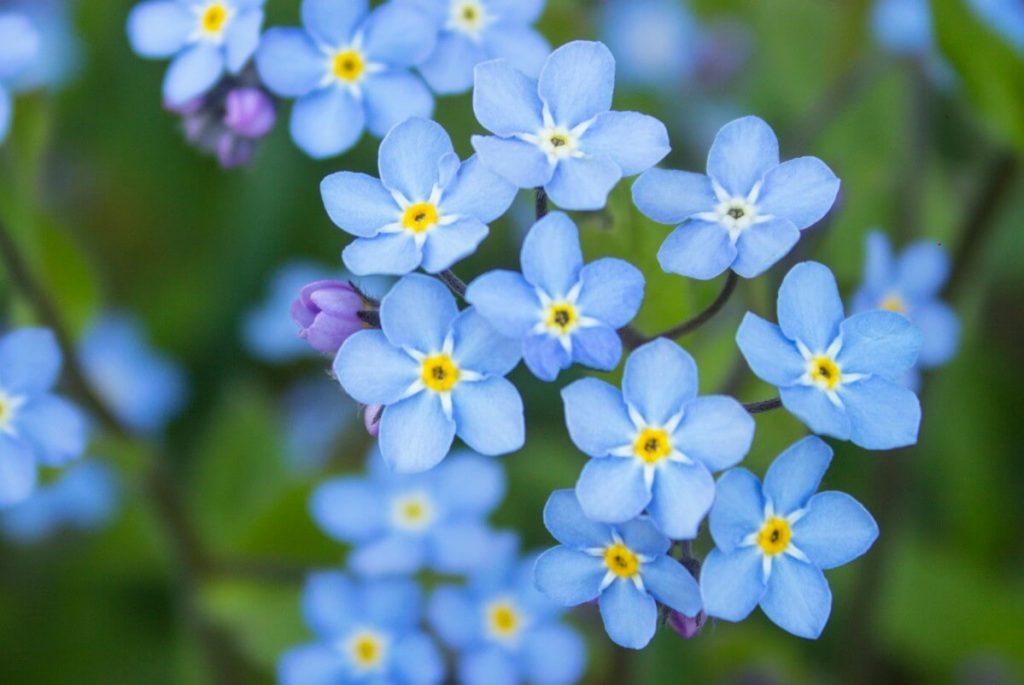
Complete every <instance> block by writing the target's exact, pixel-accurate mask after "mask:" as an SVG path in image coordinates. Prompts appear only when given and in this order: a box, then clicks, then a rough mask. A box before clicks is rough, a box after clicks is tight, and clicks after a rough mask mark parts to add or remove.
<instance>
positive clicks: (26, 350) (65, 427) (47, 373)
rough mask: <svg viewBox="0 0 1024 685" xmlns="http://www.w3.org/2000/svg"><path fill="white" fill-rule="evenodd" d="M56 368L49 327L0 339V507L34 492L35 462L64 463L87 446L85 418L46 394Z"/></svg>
mask: <svg viewBox="0 0 1024 685" xmlns="http://www.w3.org/2000/svg"><path fill="white" fill-rule="evenodd" d="M60 366H61V353H60V348H59V347H58V346H57V340H56V338H54V336H53V333H51V332H50V331H49V330H46V329H44V328H22V329H19V330H16V331H14V332H12V333H8V334H7V335H5V336H3V337H0V508H2V507H8V506H11V505H13V504H17V503H18V502H21V501H23V500H24V499H26V498H27V497H28V496H29V495H30V494H32V491H33V490H34V489H35V485H36V468H37V466H40V465H42V466H63V465H64V464H66V463H67V462H69V461H70V460H72V459H74V458H76V457H79V456H81V454H82V452H83V451H84V450H85V443H86V438H87V432H88V431H87V426H86V420H85V416H84V415H83V414H82V412H81V411H80V410H79V409H78V407H76V406H75V405H73V404H71V403H70V402H68V401H67V400H65V399H63V398H61V397H58V396H56V395H53V394H51V393H50V389H51V388H52V387H53V385H54V383H56V382H57V377H58V375H59V374H60Z"/></svg>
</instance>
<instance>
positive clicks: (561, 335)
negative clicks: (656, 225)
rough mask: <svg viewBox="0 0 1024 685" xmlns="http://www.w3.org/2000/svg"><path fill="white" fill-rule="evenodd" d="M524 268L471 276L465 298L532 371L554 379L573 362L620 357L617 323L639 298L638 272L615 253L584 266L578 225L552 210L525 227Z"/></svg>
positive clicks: (595, 364)
mask: <svg viewBox="0 0 1024 685" xmlns="http://www.w3.org/2000/svg"><path fill="white" fill-rule="evenodd" d="M520 262H521V263H522V268H523V272H522V274H518V273H515V272H512V271H492V272H490V273H486V274H484V275H483V276H480V277H479V278H477V279H476V280H475V281H473V282H472V283H471V284H470V286H469V289H468V290H467V291H466V299H467V300H468V301H469V302H470V303H471V304H472V305H473V306H474V307H476V309H477V311H479V312H480V314H481V315H483V317H484V318H485V319H487V320H488V321H489V322H491V324H492V325H493V326H494V327H495V328H497V329H498V331H500V332H501V333H502V334H504V335H507V336H509V337H512V338H515V339H516V340H521V341H522V346H523V359H524V360H525V361H526V365H527V366H528V367H529V368H530V370H531V371H533V373H534V375H536V376H537V377H538V378H541V379H543V380H546V381H552V380H554V379H555V378H556V377H557V376H558V372H559V371H560V370H561V369H565V368H568V366H569V365H570V364H572V363H573V362H578V363H580V364H583V365H584V366H590V367H592V368H595V369H601V370H602V371H610V370H612V369H613V368H615V365H616V364H618V363H619V358H620V357H621V356H622V341H621V340H620V339H619V335H618V333H617V332H616V329H618V328H621V327H622V326H625V325H626V324H627V323H629V322H630V321H631V320H632V319H633V317H634V316H636V313H637V310H639V309H640V303H641V301H642V300H643V296H644V277H643V274H641V273H640V270H639V269H637V268H636V267H634V266H633V265H632V264H629V263H628V262H625V261H623V260H621V259H613V258H605V259H599V260H597V261H595V262H592V263H590V264H587V265H586V266H584V265H583V252H582V251H581V250H580V237H579V231H577V229H576V225H575V224H573V222H572V220H570V219H569V217H567V216H566V215H565V214H562V213H561V212H554V213H552V214H549V215H548V216H546V217H544V218H543V219H541V220H540V221H538V222H537V224H536V225H535V226H534V227H533V228H532V229H530V232H529V233H528V234H527V236H526V240H524V241H523V247H522V252H521V254H520Z"/></svg>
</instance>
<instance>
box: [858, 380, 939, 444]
mask: <svg viewBox="0 0 1024 685" xmlns="http://www.w3.org/2000/svg"><path fill="white" fill-rule="evenodd" d="M839 397H840V398H841V399H842V400H843V404H844V405H845V406H846V412H847V414H848V415H849V417H850V440H852V441H853V443H854V444H855V445H860V446H861V447H863V448H865V449H869V450H889V449H894V448H896V447H906V446H907V445H913V444H914V443H916V442H917V432H918V429H919V428H920V426H921V403H920V402H919V401H918V399H917V395H915V394H914V393H913V392H911V391H910V390H908V389H907V388H905V387H903V386H902V385H900V384H899V383H898V382H896V381H890V380H886V379H884V378H880V377H878V376H872V377H871V378H866V379H864V380H862V381H857V382H856V383H851V384H849V385H844V386H842V388H841V390H840V393H839Z"/></svg>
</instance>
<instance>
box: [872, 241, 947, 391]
mask: <svg viewBox="0 0 1024 685" xmlns="http://www.w3.org/2000/svg"><path fill="white" fill-rule="evenodd" d="M948 278H949V257H948V255H947V254H946V251H945V250H943V249H942V248H941V247H939V246H938V245H936V244H935V243H933V242H928V241H921V242H918V243H914V244H913V245H911V246H909V247H908V248H907V249H906V250H904V251H903V254H902V255H900V257H899V259H895V258H894V257H893V254H892V248H891V246H890V245H889V239H888V238H887V237H886V236H885V234H884V233H880V232H878V231H875V232H873V233H871V234H870V235H868V240H867V259H866V263H865V265H864V283H863V284H862V285H861V288H860V290H858V291H857V293H856V294H855V295H854V297H853V308H854V310H855V311H857V312H865V311H870V310H872V309H886V310H889V311H892V312H896V313H898V314H903V315H904V316H906V317H907V318H908V319H910V320H911V321H912V322H913V323H914V325H915V326H917V327H918V328H920V329H921V334H922V335H921V352H920V354H919V355H918V357H917V366H918V367H920V368H923V369H930V368H935V367H937V366H941V365H943V364H945V363H946V362H948V361H949V360H950V359H952V358H953V355H954V354H955V353H956V348H957V343H958V342H959V338H960V321H959V320H958V319H957V316H956V313H955V312H954V311H953V309H952V308H951V307H950V306H949V305H947V304H946V303H944V302H941V301H939V299H938V296H939V293H940V291H941V290H942V287H943V286H944V285H945V283H946V279H948ZM910 383H911V387H913V386H915V385H916V378H915V377H913V376H912V377H911V380H910Z"/></svg>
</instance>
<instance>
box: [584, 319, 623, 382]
mask: <svg viewBox="0 0 1024 685" xmlns="http://www.w3.org/2000/svg"><path fill="white" fill-rule="evenodd" d="M621 357H622V339H621V338H619V334H618V333H617V332H615V329H613V328H611V327H610V326H605V325H603V324H601V325H598V326H587V327H586V328H580V329H579V330H577V331H575V332H573V334H572V359H573V361H574V362H576V363H577V364H582V365H583V366H589V367H590V368H592V369H597V370H599V371H611V370H612V369H614V368H615V367H616V366H618V364H619V359H620V358H621Z"/></svg>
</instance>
